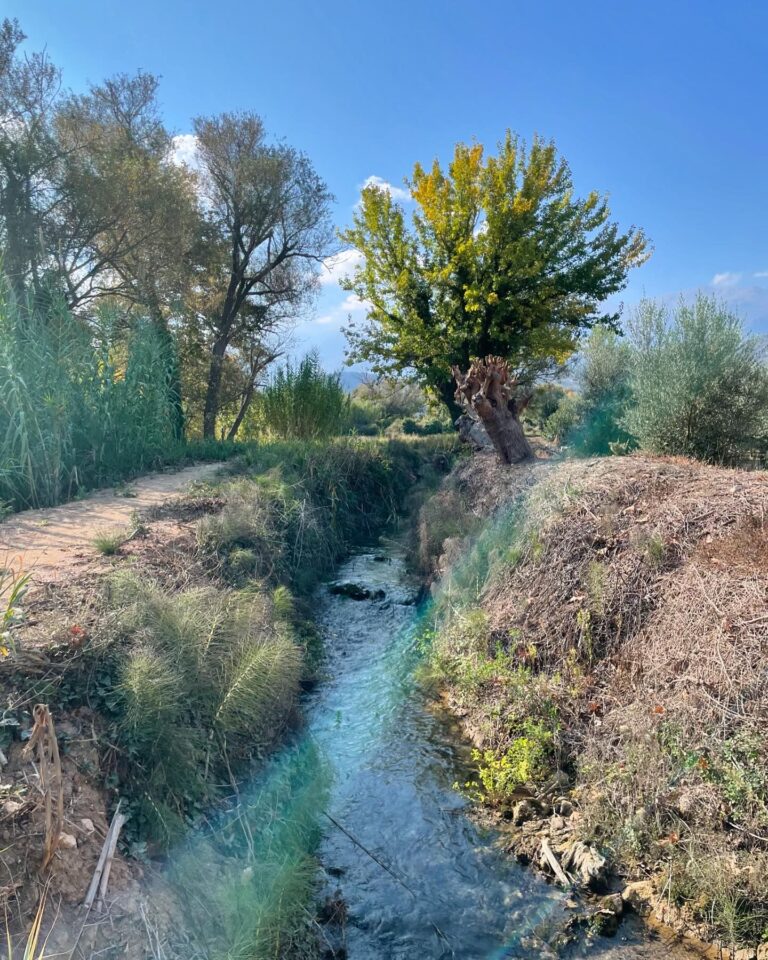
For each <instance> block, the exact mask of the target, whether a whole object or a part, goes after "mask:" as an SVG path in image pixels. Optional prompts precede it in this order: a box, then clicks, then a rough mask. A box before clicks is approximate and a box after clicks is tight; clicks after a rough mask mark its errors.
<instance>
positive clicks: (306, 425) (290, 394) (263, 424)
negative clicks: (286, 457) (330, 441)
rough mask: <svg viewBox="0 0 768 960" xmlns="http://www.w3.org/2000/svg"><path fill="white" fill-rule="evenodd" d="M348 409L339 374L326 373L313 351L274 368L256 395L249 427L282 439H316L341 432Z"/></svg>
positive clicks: (345, 421)
mask: <svg viewBox="0 0 768 960" xmlns="http://www.w3.org/2000/svg"><path fill="white" fill-rule="evenodd" d="M349 412H350V400H349V397H348V396H347V394H346V392H345V390H344V388H343V387H342V385H341V374H339V373H326V371H325V370H323V368H322V366H321V364H320V359H319V357H318V355H317V353H315V352H312V353H308V354H307V355H306V356H305V357H304V359H303V360H301V361H300V362H299V363H298V364H296V365H294V364H292V363H291V362H290V361H288V362H287V363H286V364H285V366H281V367H278V368H277V370H276V371H275V374H274V376H273V377H272V379H271V381H270V382H269V383H268V384H267V386H266V387H265V388H264V390H263V391H262V393H261V394H260V396H259V398H258V402H257V404H256V406H255V409H254V417H253V421H252V424H251V428H252V429H253V428H255V431H256V432H257V433H261V434H267V435H268V436H272V437H279V438H280V439H282V440H319V439H322V438H325V437H333V436H338V435H339V434H340V433H343V432H344V430H345V429H346V428H347V427H348V426H349Z"/></svg>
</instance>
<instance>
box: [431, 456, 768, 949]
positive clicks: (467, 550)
mask: <svg viewBox="0 0 768 960" xmlns="http://www.w3.org/2000/svg"><path fill="white" fill-rule="evenodd" d="M767 508H768V477H766V475H765V474H764V473H762V472H761V473H747V472H740V471H735V470H726V469H721V468H717V467H709V466H704V465H701V464H699V463H694V462H690V461H687V460H682V459H658V458H651V457H647V456H640V455H638V456H631V457H614V458H606V459H593V460H574V461H567V462H563V463H560V464H547V463H543V462H541V461H538V462H534V463H533V464H531V465H529V466H527V467H525V468H523V469H521V470H516V469H515V468H501V467H499V466H498V465H497V464H495V463H494V462H493V461H492V460H491V459H490V458H487V457H482V456H478V457H475V458H474V459H473V460H472V461H470V462H467V463H464V464H462V465H461V466H460V467H459V468H458V469H457V470H456V471H455V472H454V474H453V476H452V477H451V478H450V480H449V481H447V482H446V484H444V486H443V488H442V490H441V491H440V492H439V493H438V494H437V496H436V499H435V500H433V502H432V503H431V504H429V505H427V506H426V507H425V511H424V513H423V515H422V537H421V553H422V556H421V561H422V565H425V566H431V567H432V569H433V571H437V572H438V573H442V578H441V579H440V580H439V582H438V583H437V584H436V586H435V588H434V592H435V612H434V638H433V641H432V656H431V670H432V673H433V675H434V676H435V677H436V679H437V681H438V682H439V683H440V684H442V685H443V687H444V689H446V690H447V692H448V696H449V699H450V701H451V704H452V706H453V707H454V709H455V710H456V711H457V712H458V713H459V714H460V715H461V716H462V718H463V720H464V722H465V725H466V727H467V729H468V730H469V731H470V733H471V735H472V737H473V739H474V741H475V743H476V744H477V747H478V752H477V754H476V758H477V762H478V782H477V784H475V785H472V789H475V791H476V793H477V795H478V796H482V797H483V799H484V800H485V801H486V802H488V803H490V804H492V805H494V806H495V807H496V808H497V809H499V810H500V811H502V812H504V813H506V815H507V816H509V817H511V818H512V819H513V820H514V821H516V827H515V828H513V830H512V840H511V845H512V847H513V848H514V849H516V850H517V851H518V852H521V851H522V852H524V853H525V855H526V857H527V858H530V857H533V856H538V855H539V853H540V849H539V846H537V844H539V845H540V839H541V832H542V831H547V830H550V827H551V824H550V822H549V820H550V819H551V818H552V815H553V814H554V815H555V817H556V818H557V825H556V826H557V830H559V831H560V835H559V838H560V840H561V841H562V843H561V845H560V849H561V852H562V854H563V856H566V855H567V851H568V850H570V849H571V847H572V845H573V844H574V843H575V842H579V841H580V842H583V843H586V844H590V845H592V847H593V848H594V850H595V851H599V852H600V854H602V855H605V856H606V857H607V858H608V860H609V862H610V864H611V865H612V867H613V870H614V874H621V875H623V877H624V878H625V880H627V881H629V880H632V881H649V883H648V885H646V887H645V890H644V893H645V894H646V897H645V899H646V900H648V901H650V902H651V903H652V904H653V905H654V908H655V909H656V912H657V914H660V915H661V916H662V917H663V919H666V920H667V921H674V922H675V923H676V924H677V925H678V926H686V927H687V929H689V930H694V931H695V932H696V933H698V934H699V935H701V936H705V937H707V938H709V939H717V938H720V939H722V940H723V942H727V943H736V944H738V943H741V944H751V945H754V946H755V949H756V945H757V944H759V943H761V942H763V941H764V940H766V939H768V881H766V877H767V876H768V741H767V740H766V736H765V729H766V721H767V720H768V671H767V670H766V662H767V660H766V655H767V654H768V577H767V576H766V574H768V529H767V528H766V510H767ZM430 517H435V518H443V519H442V523H443V528H444V530H446V531H447V532H446V538H445V539H444V546H443V548H442V549H441V550H436V549H435V543H436V541H437V540H438V539H439V536H440V534H439V533H438V534H437V535H435V533H434V524H432V523H431V520H430ZM446 517H449V518H450V520H449V521H446V520H445V518H446ZM430 529H431V530H432V533H431V535H430V534H429V533H428V531H429V530H430ZM441 532H442V531H441ZM438 553H442V556H441V557H438V556H437V554H438ZM553 782H554V783H555V784H557V785H558V786H557V789H556V790H555V791H554V793H552V792H551V791H550V792H549V793H547V786H548V785H550V786H551V784H552V783H553ZM526 797H527V798H529V800H530V801H532V803H529V807H528V808H524V809H523V808H521V807H520V802H521V799H522V798H526ZM563 797H565V799H566V801H567V802H566V803H562V802H561V801H562V800H563ZM525 810H528V813H526V812H525ZM531 810H533V811H535V816H534V814H533V813H531V812H530V811H531ZM562 813H566V814H567V816H561V814H562ZM532 819H533V820H536V821H537V822H539V823H540V829H539V830H538V832H537V831H536V830H535V829H532V828H531V824H530V822H529V823H527V824H526V823H524V822H523V821H524V820H528V821H530V820H532ZM555 832H556V831H555ZM553 837H554V834H553ZM554 839H555V840H556V839H557V838H556V837H555V838H554ZM566 841H567V842H566ZM553 842H554V840H553ZM568 843H570V844H571V847H569V846H568ZM654 897H655V900H654Z"/></svg>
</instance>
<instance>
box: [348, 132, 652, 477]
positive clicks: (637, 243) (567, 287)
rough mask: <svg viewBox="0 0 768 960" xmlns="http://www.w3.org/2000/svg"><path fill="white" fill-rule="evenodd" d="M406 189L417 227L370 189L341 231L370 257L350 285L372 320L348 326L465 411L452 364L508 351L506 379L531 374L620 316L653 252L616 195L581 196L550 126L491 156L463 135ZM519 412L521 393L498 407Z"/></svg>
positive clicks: (392, 367) (387, 369)
mask: <svg viewBox="0 0 768 960" xmlns="http://www.w3.org/2000/svg"><path fill="white" fill-rule="evenodd" d="M408 187H409V189H410V191H411V195H412V198H413V201H414V202H415V205H416V207H415V212H414V213H413V216H412V223H411V224H410V225H409V224H408V223H407V218H406V213H405V210H404V209H403V206H402V205H400V204H398V203H397V202H395V200H394V199H393V197H392V196H391V194H390V193H389V192H387V191H386V190H383V189H379V188H377V187H368V188H366V189H365V190H364V191H363V195H362V200H361V203H360V207H359V210H358V211H357V213H356V214H355V217H354V221H353V226H352V227H351V228H350V229H348V230H346V231H344V232H343V233H342V239H343V240H344V241H345V242H347V243H349V244H350V245H351V246H352V247H354V248H356V249H357V250H359V251H360V252H361V253H362V254H363V257H364V259H363V261H362V264H361V265H360V266H359V267H358V268H357V269H356V270H355V272H354V273H353V274H352V276H351V277H349V278H347V280H346V281H344V284H343V285H344V286H345V288H346V289H348V290H351V291H354V292H355V293H356V294H357V295H358V296H359V297H360V298H361V299H362V300H365V301H366V302H367V303H368V304H369V307H368V316H367V320H366V321H365V323H364V325H363V326H362V327H357V326H355V325H354V324H352V325H351V326H350V328H349V329H348V331H347V334H348V337H349V341H350V348H351V349H350V358H352V359H354V360H361V361H367V362H369V363H371V364H372V366H373V368H374V371H375V372H377V373H384V374H387V373H399V372H402V371H404V370H415V371H416V373H417V374H418V376H419V378H420V380H421V382H422V384H423V385H424V386H426V387H428V388H429V389H431V390H432V391H433V392H434V393H436V394H437V395H438V396H439V397H440V398H441V399H442V400H443V401H444V403H445V404H446V405H447V406H448V408H449V410H450V411H451V413H452V414H453V415H456V414H458V412H459V405H458V403H457V401H456V398H455V396H454V390H455V387H454V383H453V378H452V367H454V366H456V367H458V368H459V370H461V371H467V370H468V368H469V367H470V365H471V363H472V361H473V360H475V359H477V358H485V357H495V358H501V360H503V361H504V362H505V363H506V364H507V365H508V368H509V369H508V371H507V381H506V383H507V384H510V383H511V382H512V379H514V381H515V382H516V383H517V384H518V386H519V385H520V384H525V383H530V382H532V380H533V379H535V377H536V376H539V375H541V374H542V373H544V372H546V371H547V370H549V369H551V368H552V366H554V365H557V364H559V363H561V362H562V361H564V360H565V359H566V358H567V357H569V356H570V355H571V354H572V352H573V351H574V350H575V348H576V346H577V343H578V339H579V335H580V334H581V333H582V332H583V331H584V330H586V329H589V328H590V327H592V326H594V325H595V324H597V323H603V324H607V325H609V326H611V325H616V323H617V321H618V315H617V314H616V313H612V312H610V311H606V310H604V309H603V308H602V307H601V304H602V303H603V301H604V300H605V299H606V298H607V297H608V296H610V295H611V294H613V293H616V292H617V291H619V290H621V289H622V288H623V287H624V286H625V284H626V280H627V273H628V271H629V270H630V268H632V267H634V266H638V265H639V264H641V263H643V262H644V261H645V260H646V259H647V257H648V248H647V244H646V240H645V237H644V236H643V233H642V232H641V231H640V230H636V229H634V228H630V229H629V230H628V231H626V232H622V231H621V230H620V229H619V227H618V226H617V225H616V224H615V223H614V222H612V221H611V219H610V210H609V208H608V202H607V200H606V198H605V197H603V196H601V195H599V194H598V193H595V192H592V193H590V194H588V195H587V196H586V197H585V198H583V199H580V198H577V197H575V196H574V188H573V181H572V178H571V173H570V170H569V168H568V165H567V163H566V162H565V160H564V159H562V157H560V156H559V155H558V153H557V151H556V148H555V146H554V144H553V143H551V142H546V141H544V140H541V139H539V138H536V139H534V141H533V143H532V145H531V147H530V149H527V148H526V147H525V145H524V144H523V143H522V142H521V141H520V140H519V138H517V137H515V136H513V135H512V134H511V133H508V134H507V137H506V139H505V140H504V141H503V143H501V144H500V146H499V152H498V155H497V156H493V157H485V155H484V152H483V148H482V146H480V145H479V144H475V145H472V146H467V145H465V144H458V145H457V147H456V149H455V152H454V156H453V160H452V161H451V163H450V165H449V167H448V170H447V171H444V170H443V169H442V167H441V166H440V164H439V163H438V162H437V161H435V163H434V164H433V166H432V169H431V170H429V171H426V170H424V169H423V168H422V167H421V166H420V165H418V164H417V165H416V167H415V168H414V172H413V177H412V179H411V181H409V182H408ZM507 392H508V391H507ZM518 412H519V403H512V404H510V406H509V407H505V408H504V409H503V410H499V411H498V413H499V415H500V416H501V417H502V418H506V417H512V418H513V419H516V418H517V413H518ZM499 426H500V427H501V428H502V429H501V431H500V435H506V436H512V435H518V431H517V430H515V429H514V428H512V429H510V428H509V427H508V426H505V425H504V424H500V425H499ZM526 452H527V451H526V450H525V449H524V448H521V450H520V451H518V453H520V454H522V455H523V456H524V455H526ZM518 453H516V452H515V451H508V452H507V456H505V457H504V459H507V460H514V459H519V456H518Z"/></svg>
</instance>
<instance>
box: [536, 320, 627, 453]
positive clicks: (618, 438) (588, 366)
mask: <svg viewBox="0 0 768 960" xmlns="http://www.w3.org/2000/svg"><path fill="white" fill-rule="evenodd" d="M630 365H631V348H630V345H629V343H628V342H627V341H626V340H625V339H623V338H622V337H620V336H619V335H618V334H616V333H614V332H613V331H612V330H609V329H608V328H607V327H595V329H594V330H593V331H592V333H591V334H590V336H589V338H588V340H587V341H586V343H585V344H584V347H583V349H582V352H581V357H580V360H579V364H578V366H577V368H576V381H577V383H578V386H579V393H578V397H576V398H568V397H566V398H565V399H564V400H563V401H562V402H561V404H560V406H559V407H558V408H557V410H556V411H555V412H554V413H553V414H552V415H551V416H550V417H549V419H548V420H547V421H546V422H545V425H544V432H545V435H546V436H548V437H549V439H552V440H557V441H558V442H560V443H564V444H567V445H568V447H569V448H571V450H572V451H573V452H574V453H577V454H579V455H581V456H595V455H604V454H607V453H611V452H612V449H613V446H614V445H617V444H631V442H632V439H633V438H632V437H631V436H630V434H629V433H627V431H626V429H625V428H624V427H623V425H622V418H623V416H624V413H625V411H626V409H627V405H628V403H629V399H630V387H629V375H630Z"/></svg>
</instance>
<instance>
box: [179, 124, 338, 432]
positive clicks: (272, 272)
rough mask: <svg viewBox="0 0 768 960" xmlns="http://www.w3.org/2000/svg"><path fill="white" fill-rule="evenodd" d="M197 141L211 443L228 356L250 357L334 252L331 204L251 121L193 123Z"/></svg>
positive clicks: (290, 151)
mask: <svg viewBox="0 0 768 960" xmlns="http://www.w3.org/2000/svg"><path fill="white" fill-rule="evenodd" d="M195 134H196V137H197V144H198V153H199V158H200V164H201V168H202V171H201V177H200V179H201V188H202V191H203V195H204V197H205V201H204V206H205V209H206V211H207V213H206V219H207V223H206V231H205V243H204V249H205V256H204V261H203V262H204V269H203V270H201V271H200V274H199V276H198V278H197V280H196V285H195V297H196V312H197V313H198V315H199V317H200V318H201V323H202V324H203V325H204V326H205V327H206V329H207V331H208V335H209V337H210V351H211V353H210V357H211V358H210V366H209V371H208V383H207V388H206V396H205V405H204V409H203V435H204V436H206V437H213V436H214V435H215V432H216V421H217V418H218V416H219V410H220V407H221V390H222V376H223V373H224V369H225V362H226V359H227V356H228V354H229V353H230V352H231V351H232V349H233V348H234V349H238V350H239V351H240V353H241V355H243V356H246V357H249V356H253V355H254V347H258V346H259V345H260V344H263V343H264V342H265V341H266V340H268V339H269V338H270V337H271V336H272V335H274V334H275V333H277V332H279V330H280V329H281V328H282V327H283V326H284V325H285V324H286V323H287V322H288V321H289V320H290V318H291V316H292V315H294V314H295V313H296V312H297V311H298V310H300V309H301V307H302V306H303V305H304V304H305V303H306V301H307V298H308V297H310V296H311V295H312V293H313V291H314V290H315V288H316V284H317V274H318V270H319V264H320V261H322V260H323V259H324V258H325V257H326V256H327V255H328V254H329V253H330V252H331V242H332V239H333V231H332V228H331V222H330V202H331V195H330V193H329V191H328V188H327V186H326V185H325V183H324V182H323V181H322V179H321V178H320V177H319V176H318V175H317V173H316V172H315V170H314V168H313V166H312V164H311V162H310V160H309V159H308V158H307V157H306V156H305V155H304V154H303V153H301V152H300V151H298V150H296V149H294V148H293V147H290V146H287V145H285V144H273V143H270V142H269V141H268V140H267V137H266V131H265V129H264V125H263V123H262V120H261V118H260V117H258V116H257V115H256V114H254V113H225V114H221V115H220V116H217V117H202V118H198V119H197V120H196V121H195ZM273 352H274V351H270V350H267V353H266V355H270V353H273ZM256 355H257V358H258V355H259V353H258V351H256ZM245 366H247V363H246V364H245ZM252 371H253V377H255V376H257V375H258V373H259V372H260V368H259V364H258V362H257V363H256V365H255V367H253V368H252ZM252 395H253V391H252V390H251V391H250V394H248V393H247V392H246V399H247V402H250V397H252ZM246 409H247V408H246ZM245 412H246V411H244V410H242V405H241V411H239V413H238V418H239V420H242V416H244V414H245Z"/></svg>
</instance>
